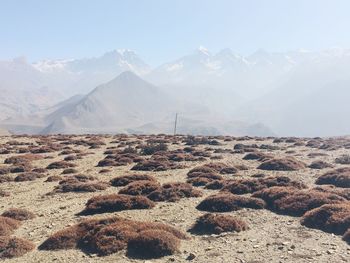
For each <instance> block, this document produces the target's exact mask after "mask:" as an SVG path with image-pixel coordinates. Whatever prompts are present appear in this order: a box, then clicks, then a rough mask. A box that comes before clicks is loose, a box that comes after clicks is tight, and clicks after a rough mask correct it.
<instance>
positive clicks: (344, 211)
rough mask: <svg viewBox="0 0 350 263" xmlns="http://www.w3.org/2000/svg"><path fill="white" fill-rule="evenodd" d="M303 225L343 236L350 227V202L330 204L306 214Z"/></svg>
mask: <svg viewBox="0 0 350 263" xmlns="http://www.w3.org/2000/svg"><path fill="white" fill-rule="evenodd" d="M301 224H302V225H304V226H307V227H310V228H317V229H321V230H323V231H325V232H330V233H334V234H338V235H342V234H344V233H345V231H347V229H349V227H350V202H343V203H340V204H328V205H323V206H321V207H318V208H315V209H313V210H310V211H308V212H306V213H305V214H304V216H303V217H302V219H301Z"/></svg>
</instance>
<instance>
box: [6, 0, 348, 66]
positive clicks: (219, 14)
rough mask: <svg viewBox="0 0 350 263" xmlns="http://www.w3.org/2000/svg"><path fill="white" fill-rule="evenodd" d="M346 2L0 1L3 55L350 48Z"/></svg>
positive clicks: (160, 56) (150, 58)
mask: <svg viewBox="0 0 350 263" xmlns="http://www.w3.org/2000/svg"><path fill="white" fill-rule="evenodd" d="M349 13H350V1H349V0H172V1H170V0H0V60H2V59H9V58H13V57H16V56H20V55H25V56H26V57H27V58H28V59H29V60H30V61H36V60H39V59H44V58H79V57H86V56H99V55H102V54H103V53H104V52H106V51H109V50H113V49H117V48H130V49H133V50H135V51H136V52H137V53H138V54H139V55H140V56H141V57H142V58H143V59H144V60H146V61H147V62H149V63H151V64H153V65H157V64H159V63H162V62H165V61H169V60H172V59H174V58H177V57H179V56H182V55H184V54H187V53H189V52H191V51H192V50H193V49H195V48H197V47H198V46H200V45H202V46H205V47H207V48H208V49H209V50H212V51H213V52H216V51H218V50H220V49H222V48H226V47H228V48H231V49H232V50H233V51H235V52H238V53H241V54H250V53H252V52H254V51H255V50H257V49H259V48H263V49H266V50H269V51H286V50H293V49H298V48H305V49H309V50H320V49H325V48H329V47H334V46H339V47H350V15H349Z"/></svg>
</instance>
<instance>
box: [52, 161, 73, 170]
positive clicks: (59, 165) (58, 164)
mask: <svg viewBox="0 0 350 263" xmlns="http://www.w3.org/2000/svg"><path fill="white" fill-rule="evenodd" d="M76 166H77V165H76V164H74V163H70V162H67V161H58V162H53V163H50V164H49V165H48V166H47V169H65V168H72V167H76Z"/></svg>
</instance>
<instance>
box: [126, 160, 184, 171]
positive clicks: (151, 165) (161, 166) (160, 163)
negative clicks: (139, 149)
mask: <svg viewBox="0 0 350 263" xmlns="http://www.w3.org/2000/svg"><path fill="white" fill-rule="evenodd" d="M180 168H182V166H181V165H178V164H175V163H172V162H170V161H167V160H143V161H141V162H139V163H137V164H136V165H135V166H134V167H132V168H131V170H135V171H155V172H156V171H167V170H170V169H180Z"/></svg>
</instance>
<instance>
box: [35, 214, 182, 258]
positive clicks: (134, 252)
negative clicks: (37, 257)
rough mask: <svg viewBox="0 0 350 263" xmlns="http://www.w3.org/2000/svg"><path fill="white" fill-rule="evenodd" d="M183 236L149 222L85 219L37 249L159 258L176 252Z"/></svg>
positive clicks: (171, 228) (173, 230)
mask: <svg viewBox="0 0 350 263" xmlns="http://www.w3.org/2000/svg"><path fill="white" fill-rule="evenodd" d="M180 239H186V236H185V234H184V233H182V232H180V231H178V230H176V229H175V228H173V227H171V226H168V225H165V224H162V223H152V222H139V221H132V220H128V219H123V218H120V217H111V218H105V219H89V220H85V221H82V222H81V223H79V224H77V225H74V226H71V227H68V228H66V229H63V230H61V231H59V232H57V233H55V234H53V235H52V236H51V237H49V238H48V239H47V240H46V241H45V242H44V243H42V244H41V245H40V246H39V249H41V250H59V249H70V248H78V247H79V248H81V249H82V250H83V251H85V252H89V253H97V254H98V255H100V256H103V255H110V254H113V253H116V252H118V251H121V250H124V249H127V250H128V255H129V256H131V257H134V258H135V257H137V258H159V257H162V256H166V255H171V254H173V253H175V252H176V251H178V249H179V244H180Z"/></svg>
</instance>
